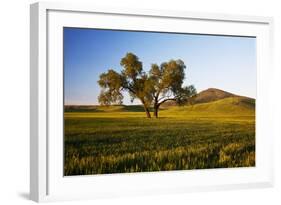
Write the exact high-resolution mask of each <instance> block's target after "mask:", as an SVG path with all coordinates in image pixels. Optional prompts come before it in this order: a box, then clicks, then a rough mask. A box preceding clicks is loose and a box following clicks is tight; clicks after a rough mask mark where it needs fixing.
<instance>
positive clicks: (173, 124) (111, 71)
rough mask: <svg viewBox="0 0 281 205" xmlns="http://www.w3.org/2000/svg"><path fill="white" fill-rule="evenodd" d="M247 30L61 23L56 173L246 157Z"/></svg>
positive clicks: (250, 58)
mask: <svg viewBox="0 0 281 205" xmlns="http://www.w3.org/2000/svg"><path fill="white" fill-rule="evenodd" d="M256 40H257V39H256V37H255V36H234V35H216V34H201V33H176V32H159V31H136V30H135V31H133V30H113V29H101V28H76V27H63V105H61V106H63V110H64V112H63V116H62V118H63V126H64V127H63V146H64V147H63V156H64V159H63V175H64V176H75V175H76V176H77V175H97V174H117V173H119V174H120V173H136V172H137V173H140V172H158V171H176V170H177V171H180V170H201V169H219V168H246V167H248V168H249V167H255V165H256V151H255V149H256V123H255V122H256V109H255V108H256V95H257V93H256V90H257V53H256V52H257V51H256V50H257V48H256Z"/></svg>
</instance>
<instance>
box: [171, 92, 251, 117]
mask: <svg viewBox="0 0 281 205" xmlns="http://www.w3.org/2000/svg"><path fill="white" fill-rule="evenodd" d="M169 111H177V112H178V111H181V112H192V113H198V114H199V113H202V114H203V113H204V114H231V115H240V114H242V115H254V114H255V99H252V98H247V97H240V96H235V97H227V98H224V99H220V100H216V101H211V102H207V103H198V104H195V105H188V106H182V107H179V106H173V107H170V108H169Z"/></svg>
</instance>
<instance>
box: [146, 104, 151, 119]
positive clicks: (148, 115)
mask: <svg viewBox="0 0 281 205" xmlns="http://www.w3.org/2000/svg"><path fill="white" fill-rule="evenodd" d="M144 111H145V113H146V117H147V118H151V115H150V112H149V109H148V108H147V107H146V106H144Z"/></svg>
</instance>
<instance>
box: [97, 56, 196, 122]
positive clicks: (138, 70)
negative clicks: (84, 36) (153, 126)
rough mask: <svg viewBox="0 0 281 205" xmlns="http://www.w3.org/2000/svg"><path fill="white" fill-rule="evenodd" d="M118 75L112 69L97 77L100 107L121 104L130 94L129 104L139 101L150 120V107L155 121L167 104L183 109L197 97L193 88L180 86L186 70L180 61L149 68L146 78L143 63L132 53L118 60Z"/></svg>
mask: <svg viewBox="0 0 281 205" xmlns="http://www.w3.org/2000/svg"><path fill="white" fill-rule="evenodd" d="M120 65H121V66H122V67H123V70H122V71H121V73H118V72H116V71H114V70H112V69H109V70H108V71H107V72H105V73H102V74H101V75H100V79H99V81H98V83H99V85H100V87H101V88H102V90H101V93H100V95H99V98H98V100H99V103H100V104H102V105H110V104H112V103H117V104H122V100H123V95H122V92H123V91H127V92H128V93H129V94H130V97H131V101H132V102H133V101H134V99H136V98H137V99H139V100H140V102H141V103H142V105H143V107H144V111H145V112H146V116H147V117H148V118H151V115H150V112H149V107H150V106H151V105H153V107H154V116H155V117H158V110H159V108H160V106H161V105H162V104H163V103H164V102H166V101H169V100H173V101H175V102H176V103H177V104H179V105H183V104H185V103H187V102H188V100H189V99H190V98H191V97H193V96H194V95H195V94H196V90H195V88H194V87H193V86H183V81H184V78H185V73H184V70H185V68H186V66H185V64H184V62H183V61H182V60H171V61H169V62H165V63H162V64H161V65H160V66H158V65H157V64H152V66H151V69H150V71H149V73H148V74H146V73H145V72H144V71H143V67H142V62H141V61H139V59H138V57H137V56H136V55H135V54H133V53H127V54H126V56H125V57H124V58H122V59H121V62H120Z"/></svg>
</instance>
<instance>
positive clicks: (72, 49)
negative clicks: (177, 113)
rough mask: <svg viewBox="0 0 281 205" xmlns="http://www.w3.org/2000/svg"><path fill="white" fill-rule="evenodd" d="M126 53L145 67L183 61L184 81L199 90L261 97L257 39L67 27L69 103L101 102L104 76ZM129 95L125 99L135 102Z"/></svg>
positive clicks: (116, 65)
mask: <svg viewBox="0 0 281 205" xmlns="http://www.w3.org/2000/svg"><path fill="white" fill-rule="evenodd" d="M127 52H133V53H134V54H136V55H137V56H138V57H139V60H140V61H142V62H143V68H144V70H145V71H148V70H149V69H150V66H151V64H152V63H157V64H161V63H162V62H166V61H169V60H171V59H181V60H183V61H184V62H185V64H186V66H187V68H186V79H185V82H184V84H185V85H190V84H193V85H194V86H195V88H196V89H197V91H198V92H200V91H202V90H205V89H207V88H219V89H222V90H225V91H228V92H232V93H235V94H238V95H243V96H249V97H253V98H256V39H255V38H249V37H230V36H211V35H195V34H171V33H157V32H132V31H116V30H97V29H79V28H64V95H65V96H64V98H65V104H72V105H78V104H80V105H92V104H98V101H97V97H98V95H99V92H100V88H99V86H98V84H97V81H98V79H99V75H100V74H101V73H102V72H106V71H107V70H108V69H109V68H112V69H114V70H116V71H120V70H121V69H122V67H121V66H120V60H121V58H122V57H124V56H125V55H126V53H127ZM124 96H125V98H124V104H131V102H130V98H129V96H128V95H127V94H125V95H124ZM134 104H138V101H135V102H134Z"/></svg>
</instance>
